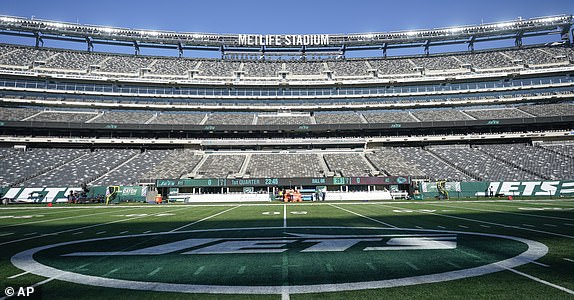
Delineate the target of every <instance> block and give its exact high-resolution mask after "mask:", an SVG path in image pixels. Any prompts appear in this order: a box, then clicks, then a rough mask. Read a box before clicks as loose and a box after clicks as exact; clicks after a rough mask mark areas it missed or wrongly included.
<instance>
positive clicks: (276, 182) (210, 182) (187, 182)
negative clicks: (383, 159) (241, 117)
mask: <svg viewBox="0 0 574 300" xmlns="http://www.w3.org/2000/svg"><path fill="white" fill-rule="evenodd" d="M410 183H411V177H410V176H388V177H317V178H241V179H229V178H201V179H158V180H157V181H156V186H157V187H158V188H162V187H174V188H175V187H251V186H253V187H255V186H258V187H262V186H263V187H265V186H293V185H300V186H313V185H322V186H324V185H390V184H410Z"/></svg>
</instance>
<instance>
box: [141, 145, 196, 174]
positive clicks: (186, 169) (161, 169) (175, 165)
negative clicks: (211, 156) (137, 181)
mask: <svg viewBox="0 0 574 300" xmlns="http://www.w3.org/2000/svg"><path fill="white" fill-rule="evenodd" d="M202 158H203V156H202V155H199V154H197V155H196V153H195V151H190V150H184V151H180V150H172V151H169V153H168V154H167V156H165V157H164V159H163V160H161V161H160V162H159V163H158V164H157V165H156V166H155V167H154V168H153V169H151V170H150V171H148V172H147V173H145V174H144V175H142V176H141V178H144V179H162V178H180V177H181V176H183V175H185V174H188V173H190V172H191V171H192V170H193V168H195V166H196V165H197V164H198V163H199V162H200V161H201V159H202Z"/></svg>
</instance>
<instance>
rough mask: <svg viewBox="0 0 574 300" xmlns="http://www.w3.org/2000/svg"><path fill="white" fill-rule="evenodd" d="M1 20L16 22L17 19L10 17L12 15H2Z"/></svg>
mask: <svg viewBox="0 0 574 300" xmlns="http://www.w3.org/2000/svg"><path fill="white" fill-rule="evenodd" d="M0 20H2V22H11V23H12V22H16V21H17V19H14V18H10V17H2V18H1V19H0Z"/></svg>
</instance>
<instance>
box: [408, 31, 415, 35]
mask: <svg viewBox="0 0 574 300" xmlns="http://www.w3.org/2000/svg"><path fill="white" fill-rule="evenodd" d="M417 33H418V32H416V31H409V32H407V35H408V36H415V35H417Z"/></svg>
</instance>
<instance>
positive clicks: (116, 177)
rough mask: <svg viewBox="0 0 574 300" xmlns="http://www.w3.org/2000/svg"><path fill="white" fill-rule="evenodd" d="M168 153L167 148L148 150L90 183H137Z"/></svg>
mask: <svg viewBox="0 0 574 300" xmlns="http://www.w3.org/2000/svg"><path fill="white" fill-rule="evenodd" d="M168 154H169V151H166V150H147V151H146V152H144V153H141V154H138V155H136V156H133V157H132V158H131V159H129V160H127V161H125V162H124V163H122V164H121V165H120V166H118V167H117V168H116V169H113V170H111V171H110V172H109V173H106V174H105V175H103V176H102V177H100V178H98V179H96V180H94V181H92V182H90V185H95V186H98V185H101V186H110V185H136V184H138V183H139V182H140V179H141V178H142V176H143V175H144V174H146V173H148V172H150V171H152V170H154V169H155V168H156V167H157V166H158V164H159V163H160V162H161V161H163V160H164V159H166V157H167V155H168Z"/></svg>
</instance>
